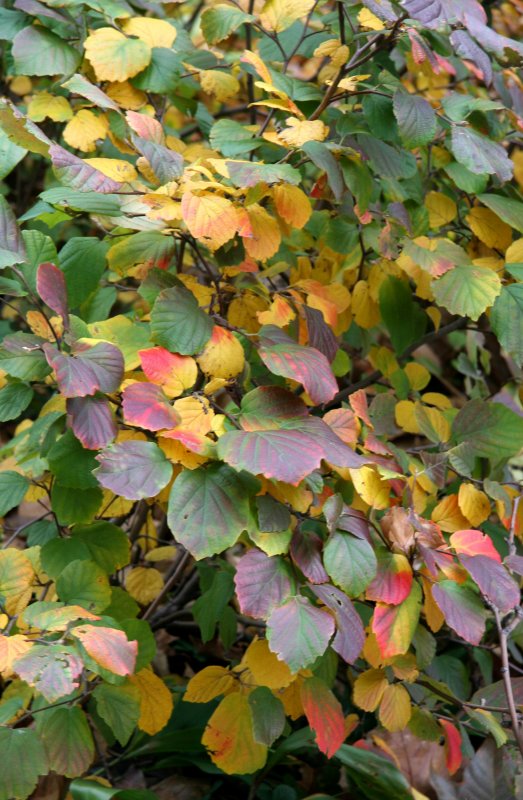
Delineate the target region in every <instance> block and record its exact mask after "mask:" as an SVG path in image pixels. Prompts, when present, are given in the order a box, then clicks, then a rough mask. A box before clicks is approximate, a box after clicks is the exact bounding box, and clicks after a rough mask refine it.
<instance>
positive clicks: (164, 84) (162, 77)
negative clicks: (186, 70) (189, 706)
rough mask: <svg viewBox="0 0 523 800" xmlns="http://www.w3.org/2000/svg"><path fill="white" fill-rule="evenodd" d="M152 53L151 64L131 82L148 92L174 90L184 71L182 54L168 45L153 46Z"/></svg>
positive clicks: (164, 92) (159, 92)
mask: <svg viewBox="0 0 523 800" xmlns="http://www.w3.org/2000/svg"><path fill="white" fill-rule="evenodd" d="M151 53H152V55H151V61H150V63H149V66H148V67H146V68H145V69H144V70H143V72H140V73H139V74H138V75H136V77H134V78H132V79H131V83H132V84H133V86H136V88H137V89H143V90H144V91H146V92H155V93H158V94H166V93H168V92H172V91H173V90H174V89H175V88H176V84H177V82H178V78H179V77H180V75H181V73H182V72H183V65H182V62H181V59H180V56H179V55H178V53H175V52H174V50H169V49H168V48H167V47H153V49H152V51H151Z"/></svg>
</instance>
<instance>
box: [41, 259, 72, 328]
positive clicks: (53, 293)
mask: <svg viewBox="0 0 523 800" xmlns="http://www.w3.org/2000/svg"><path fill="white" fill-rule="evenodd" d="M36 291H37V292H38V294H39V295H40V298H41V300H43V301H44V303H45V304H46V306H49V308H51V309H52V310H53V311H54V312H55V313H56V314H60V316H61V317H62V320H63V322H64V326H65V327H66V328H68V327H69V311H68V303H67V287H66V285H65V276H64V273H63V272H62V270H61V269H58V267H57V266H55V265H54V264H51V262H50V261H45V262H44V263H43V264H40V266H39V267H38V270H37V273H36Z"/></svg>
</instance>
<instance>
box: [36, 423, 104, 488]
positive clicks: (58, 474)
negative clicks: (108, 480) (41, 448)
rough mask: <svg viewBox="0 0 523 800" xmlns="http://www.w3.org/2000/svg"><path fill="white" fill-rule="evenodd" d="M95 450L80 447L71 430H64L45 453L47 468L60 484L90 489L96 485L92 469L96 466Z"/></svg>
mask: <svg viewBox="0 0 523 800" xmlns="http://www.w3.org/2000/svg"><path fill="white" fill-rule="evenodd" d="M95 455H96V454H95V451H93V450H86V449H85V448H84V447H82V444H81V442H79V441H78V439H77V438H76V436H75V435H74V433H73V432H72V431H66V432H65V433H64V435H63V436H61V437H60V438H59V439H58V440H57V441H56V442H55V443H54V445H53V446H52V447H51V449H50V450H49V453H48V454H47V460H48V462H49V469H50V470H51V472H52V473H53V475H54V476H55V478H56V479H57V480H58V482H59V483H60V484H61V485H62V486H66V487H67V488H71V489H92V488H94V487H95V486H98V482H97V480H96V478H95V477H94V476H93V470H94V469H95V468H96V467H97V466H98V464H97V461H96V458H95Z"/></svg>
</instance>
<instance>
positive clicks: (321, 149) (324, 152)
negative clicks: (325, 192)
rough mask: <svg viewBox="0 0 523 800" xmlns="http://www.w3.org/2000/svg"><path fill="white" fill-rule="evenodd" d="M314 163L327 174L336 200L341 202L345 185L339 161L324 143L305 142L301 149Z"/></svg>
mask: <svg viewBox="0 0 523 800" xmlns="http://www.w3.org/2000/svg"><path fill="white" fill-rule="evenodd" d="M301 149H302V150H303V152H304V153H305V155H307V156H308V157H309V158H310V160H311V161H312V163H313V164H314V165H315V166H316V167H318V169H320V170H323V171H324V172H326V174H327V180H328V183H329V186H330V188H331V190H332V193H333V195H334V197H335V198H336V200H337V201H338V202H340V200H341V198H342V196H343V192H344V191H345V183H344V180H343V174H342V171H341V168H340V165H339V163H338V161H336V159H335V158H334V156H333V155H332V153H331V151H330V150H329V148H328V147H327V146H326V145H325V144H323V143H322V142H315V141H310V142H305V144H304V145H303V147H302V148H301Z"/></svg>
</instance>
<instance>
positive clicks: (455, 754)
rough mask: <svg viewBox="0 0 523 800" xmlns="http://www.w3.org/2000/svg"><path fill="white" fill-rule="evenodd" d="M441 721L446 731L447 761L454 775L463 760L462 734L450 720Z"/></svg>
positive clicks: (449, 769)
mask: <svg viewBox="0 0 523 800" xmlns="http://www.w3.org/2000/svg"><path fill="white" fill-rule="evenodd" d="M439 723H440V725H441V726H442V727H443V730H444V731H445V761H446V765H447V769H448V771H449V773H450V774H451V775H454V773H455V772H457V771H458V769H459V768H460V766H461V762H462V760H463V755H462V752H461V734H460V732H459V731H458V729H457V728H456V726H455V725H453V723H452V722H450V721H449V720H447V719H440V720H439Z"/></svg>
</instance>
